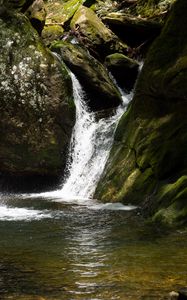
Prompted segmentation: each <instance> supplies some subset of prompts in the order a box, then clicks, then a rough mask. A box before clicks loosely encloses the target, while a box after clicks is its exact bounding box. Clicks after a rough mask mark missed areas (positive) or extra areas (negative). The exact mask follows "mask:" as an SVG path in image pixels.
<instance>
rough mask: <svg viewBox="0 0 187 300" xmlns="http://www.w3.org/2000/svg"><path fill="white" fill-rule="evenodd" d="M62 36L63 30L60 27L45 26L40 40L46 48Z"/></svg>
mask: <svg viewBox="0 0 187 300" xmlns="http://www.w3.org/2000/svg"><path fill="white" fill-rule="evenodd" d="M63 34H64V29H63V27H62V26H60V25H47V26H45V27H44V29H43V30H42V39H43V41H44V43H45V44H46V45H47V46H50V45H51V43H52V42H54V41H58V40H60V39H61V37H62V36H63Z"/></svg>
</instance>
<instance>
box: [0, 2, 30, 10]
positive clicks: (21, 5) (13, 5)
mask: <svg viewBox="0 0 187 300" xmlns="http://www.w3.org/2000/svg"><path fill="white" fill-rule="evenodd" d="M34 1H35V0H1V1H0V5H2V6H4V7H6V8H7V9H10V10H12V9H15V10H18V11H22V12H25V11H26V10H27V8H28V7H29V6H30V5H31V4H32V3H33V2H34Z"/></svg>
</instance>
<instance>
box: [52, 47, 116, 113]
mask: <svg viewBox="0 0 187 300" xmlns="http://www.w3.org/2000/svg"><path fill="white" fill-rule="evenodd" d="M52 50H53V51H57V52H58V53H59V54H60V55H61V57H62V59H63V60H64V62H65V63H66V65H67V66H68V67H69V68H70V69H71V70H72V72H74V73H75V74H76V76H77V78H78V79H79V80H80V83H81V84H82V86H83V87H84V89H85V91H86V93H87V95H88V106H89V107H90V108H91V109H92V110H93V111H99V110H103V109H109V108H115V107H117V106H118V105H119V104H120V103H121V101H122V99H121V96H120V94H119V91H118V90H117V88H116V86H115V84H114V82H113V81H112V79H111V78H110V76H109V73H108V72H107V69H106V68H105V67H104V66H103V65H102V64H101V63H100V62H99V61H97V60H96V59H95V58H94V57H92V56H91V55H90V54H89V53H88V51H86V50H85V49H83V48H82V47H80V46H79V45H76V44H71V43H69V42H63V41H59V42H56V43H53V46H52Z"/></svg>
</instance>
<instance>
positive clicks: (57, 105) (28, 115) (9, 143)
mask: <svg viewBox="0 0 187 300" xmlns="http://www.w3.org/2000/svg"><path fill="white" fill-rule="evenodd" d="M0 110H1V118H0V132H1V135H0V161H1V164H0V173H1V176H4V175H8V176H9V175H10V176H11V175H13V176H15V175H17V176H27V175H28V176H31V175H46V176H60V175H61V173H62V171H63V168H64V165H65V159H66V156H65V153H66V149H67V146H68V143H69V141H70V137H71V131H72V127H73V125H74V120H75V118H74V112H75V109H74V103H73V96H72V86H71V79H70V77H69V75H68V73H67V70H66V68H65V66H64V65H63V64H61V63H60V62H59V61H57V60H56V59H55V58H54V56H53V55H52V54H51V52H50V51H49V50H47V49H46V48H45V47H44V46H43V44H42V43H41V41H40V39H39V37H38V34H37V33H36V31H35V30H34V29H33V28H32V26H31V24H30V22H29V21H28V19H27V18H26V17H25V16H24V15H21V14H18V15H9V18H6V17H5V18H4V19H3V18H2V17H1V18H0Z"/></svg>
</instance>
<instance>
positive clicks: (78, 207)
mask: <svg viewBox="0 0 187 300" xmlns="http://www.w3.org/2000/svg"><path fill="white" fill-rule="evenodd" d="M186 237H187V233H186V232H185V231H184V232H182V231H177V232H175V233H170V234H167V233H166V232H165V233H163V232H160V231H159V230H158V229H157V228H153V227H150V226H148V225H145V224H144V221H143V219H142V218H141V216H140V215H139V214H138V213H137V212H136V211H133V212H132V211H128V210H127V209H126V208H125V209H123V207H121V206H120V205H118V206H116V207H115V206H114V207H112V206H107V205H105V206H102V205H101V206H99V205H98V204H97V205H87V202H83V203H81V204H80V203H79V202H76V201H75V202H73V201H72V202H67V201H64V202H63V201H61V202H59V201H56V200H55V199H46V198H42V197H38V198H37V197H34V198H32V197H19V196H2V197H1V200H0V299H27V300H29V299H38V300H39V299H40V300H42V299H46V300H57V299H58V300H61V299H63V300H74V299H82V300H110V299H122V300H123V299H127V300H129V299H133V300H136V299H163V298H164V297H165V296H167V294H168V292H169V291H171V290H173V289H178V288H180V287H184V286H186V285H187V238H186Z"/></svg>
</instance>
